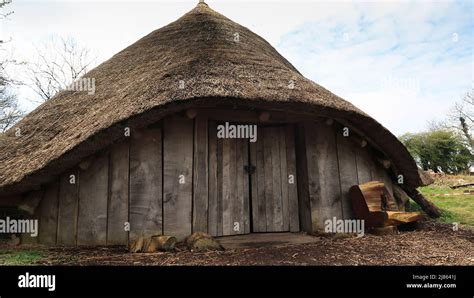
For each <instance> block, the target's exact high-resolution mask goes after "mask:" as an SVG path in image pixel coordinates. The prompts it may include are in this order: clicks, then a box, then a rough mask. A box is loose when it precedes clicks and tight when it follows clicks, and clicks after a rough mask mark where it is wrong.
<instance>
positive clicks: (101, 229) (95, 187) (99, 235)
mask: <svg viewBox="0 0 474 298" xmlns="http://www.w3.org/2000/svg"><path fill="white" fill-rule="evenodd" d="M108 175H109V156H108V154H105V153H104V154H101V155H99V156H97V157H96V159H95V160H94V161H93V162H92V164H91V165H90V167H89V168H88V169H86V170H81V171H80V173H79V176H80V178H81V181H80V187H79V217H78V220H77V245H106V244H107V236H106V235H107V196H108V188H109V185H108Z"/></svg>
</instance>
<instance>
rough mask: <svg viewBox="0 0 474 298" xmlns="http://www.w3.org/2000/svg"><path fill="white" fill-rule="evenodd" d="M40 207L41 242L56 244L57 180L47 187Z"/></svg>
mask: <svg viewBox="0 0 474 298" xmlns="http://www.w3.org/2000/svg"><path fill="white" fill-rule="evenodd" d="M39 208H40V209H39V222H38V225H39V242H40V243H41V244H45V245H55V244H56V237H57V235H56V233H57V224H58V182H57V181H54V182H52V183H51V184H49V185H48V186H47V187H46V189H45V192H44V195H43V199H42V200H41V203H40V205H39Z"/></svg>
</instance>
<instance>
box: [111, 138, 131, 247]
mask: <svg viewBox="0 0 474 298" xmlns="http://www.w3.org/2000/svg"><path fill="white" fill-rule="evenodd" d="M129 149H130V147H129V143H128V142H122V143H119V144H116V145H115V146H113V147H112V149H111V151H110V166H109V198H108V199H109V202H108V210H107V245H126V244H127V243H128V232H127V231H126V230H125V223H126V222H128V191H129V162H130V161H129V153H130V152H129Z"/></svg>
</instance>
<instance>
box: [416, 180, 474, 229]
mask: <svg viewBox="0 0 474 298" xmlns="http://www.w3.org/2000/svg"><path fill="white" fill-rule="evenodd" d="M468 189H469V188H458V189H451V188H450V187H447V186H439V185H429V186H425V187H420V188H418V190H419V191H420V192H421V193H422V194H423V195H424V196H425V197H426V198H427V199H429V200H430V201H432V202H433V203H434V204H435V205H436V206H437V207H438V208H440V209H441V217H440V218H439V219H438V220H439V221H441V222H444V223H453V222H457V223H460V224H465V225H472V226H474V195H455V196H436V195H437V194H451V195H452V194H459V193H463V191H464V190H468ZM410 209H411V210H414V211H418V210H420V208H419V206H418V205H417V204H416V203H414V202H410Z"/></svg>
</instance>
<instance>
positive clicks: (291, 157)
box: [283, 125, 300, 232]
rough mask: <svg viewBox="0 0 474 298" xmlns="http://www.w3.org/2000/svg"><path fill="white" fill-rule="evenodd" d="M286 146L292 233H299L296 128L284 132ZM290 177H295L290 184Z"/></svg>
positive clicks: (291, 126) (286, 128)
mask: <svg viewBox="0 0 474 298" xmlns="http://www.w3.org/2000/svg"><path fill="white" fill-rule="evenodd" d="M284 137H285V144H286V148H285V150H286V177H283V178H284V180H285V182H286V185H287V189H288V191H287V192H288V217H289V224H290V231H291V232H299V230H300V223H299V211H298V189H297V185H298V181H297V179H299V177H297V174H296V155H295V154H296V149H295V127H294V126H293V125H288V126H286V127H285V131H284ZM290 175H292V176H293V178H294V181H293V183H289V178H290Z"/></svg>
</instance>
